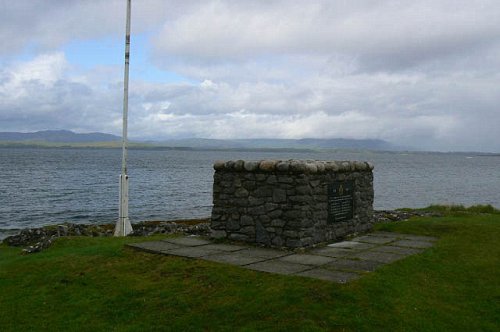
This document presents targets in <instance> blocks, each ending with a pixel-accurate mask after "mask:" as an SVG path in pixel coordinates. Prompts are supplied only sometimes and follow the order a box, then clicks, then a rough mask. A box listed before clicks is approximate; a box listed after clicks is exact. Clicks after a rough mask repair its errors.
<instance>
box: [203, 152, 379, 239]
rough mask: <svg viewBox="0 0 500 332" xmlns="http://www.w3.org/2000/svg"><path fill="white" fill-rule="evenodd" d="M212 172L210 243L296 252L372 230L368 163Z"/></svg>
mask: <svg viewBox="0 0 500 332" xmlns="http://www.w3.org/2000/svg"><path fill="white" fill-rule="evenodd" d="M214 169H215V174H214V184H213V208H212V216H211V229H212V237H214V238H228V239H232V240H239V241H245V242H253V243H258V244H263V245H266V246H272V247H289V248H299V247H308V246H311V245H314V244H317V243H322V242H332V241H335V240H340V239H342V238H344V237H346V236H347V235H350V234H354V233H361V232H366V231H369V230H370V229H371V228H372V215H373V172H372V170H373V166H372V165H371V164H370V163H367V162H359V161H303V160H287V161H282V160H261V161H243V160H236V161H216V162H215V163H214Z"/></svg>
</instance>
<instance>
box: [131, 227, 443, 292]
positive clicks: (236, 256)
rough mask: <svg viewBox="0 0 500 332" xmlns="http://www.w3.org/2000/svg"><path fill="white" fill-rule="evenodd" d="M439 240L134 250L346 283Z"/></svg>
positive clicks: (183, 240) (193, 242)
mask: <svg viewBox="0 0 500 332" xmlns="http://www.w3.org/2000/svg"><path fill="white" fill-rule="evenodd" d="M436 240H437V239H436V238H433V237H427V236H417V235H411V234H399V233H391V232H374V233H370V234H367V235H363V236H359V237H355V238H353V239H350V240H349V241H343V242H337V243H333V244H330V245H327V246H324V247H320V248H314V249H310V250H307V251H306V252H305V253H296V252H294V251H287V250H278V249H268V248H260V247H252V246H250V245H246V244H245V245H240V244H238V245H235V244H226V243H213V242H211V241H210V240H207V239H205V238H202V237H199V236H185V237H177V238H166V239H164V240H161V241H151V242H143V243H133V244H129V245H128V246H129V247H132V248H135V249H138V250H142V251H147V252H150V253H155V254H164V255H172V256H180V257H187V258H197V259H203V260H207V261H212V262H218V263H223V264H231V265H238V266H240V267H242V268H246V269H250V270H256V271H262V272H268V273H276V274H284V275H296V276H303V277H310V278H316V279H322V280H328V281H333V282H338V283H346V282H349V281H351V280H354V279H358V278H360V277H362V276H363V275H364V274H366V273H369V272H373V271H375V270H376V269H377V268H379V267H380V266H382V265H385V264H390V263H392V262H395V261H397V260H400V259H404V258H405V257H407V256H410V255H414V254H418V253H421V252H423V251H424V250H425V249H427V248H429V247H432V245H433V244H434V242H435V241H436Z"/></svg>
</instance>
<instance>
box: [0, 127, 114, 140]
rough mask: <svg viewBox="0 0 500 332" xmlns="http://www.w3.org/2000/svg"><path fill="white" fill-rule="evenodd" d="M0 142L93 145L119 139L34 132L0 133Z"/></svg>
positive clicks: (108, 135) (67, 132) (87, 134)
mask: <svg viewBox="0 0 500 332" xmlns="http://www.w3.org/2000/svg"><path fill="white" fill-rule="evenodd" d="M0 141H10V142H26V141H31V142H53V143H93V142H116V141H121V137H119V136H115V135H111V134H104V133H86V134H78V133H74V132H72V131H69V130H43V131H36V132H34V133H18V132H0Z"/></svg>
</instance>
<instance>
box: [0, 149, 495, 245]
mask: <svg viewBox="0 0 500 332" xmlns="http://www.w3.org/2000/svg"><path fill="white" fill-rule="evenodd" d="M217 159H222V160H235V159H244V160H259V159H282V160H287V159H316V160H362V161H369V162H371V163H373V164H374V165H375V169H374V187H375V203H374V207H375V209H394V208H400V207H415V208H417V207H424V206H427V205H430V204H436V203H439V204H451V203H454V204H464V205H472V204H492V205H494V206H496V207H500V156H477V155H475V154H469V155H467V154H437V153H384V152H328V153H326V152H317V153H298V152H238V151H230V152H228V151H216V152H214V151H178V150H130V151H129V161H128V165H129V171H128V173H129V176H130V218H131V221H132V222H135V221H143V220H155V219H156V220H158V219H160V220H166V219H184V218H195V217H207V216H209V215H210V211H211V204H212V178H213V169H212V164H213V162H214V161H215V160H217ZM120 166H121V150H118V149H28V148H22V149H21V148H19V149H11V148H1V149H0V238H1V237H2V236H5V234H7V233H9V230H14V229H19V228H26V227H37V226H42V225H48V224H56V223H62V222H66V221H67V222H75V223H91V222H95V223H102V222H114V221H115V219H116V218H117V216H118V177H119V174H120Z"/></svg>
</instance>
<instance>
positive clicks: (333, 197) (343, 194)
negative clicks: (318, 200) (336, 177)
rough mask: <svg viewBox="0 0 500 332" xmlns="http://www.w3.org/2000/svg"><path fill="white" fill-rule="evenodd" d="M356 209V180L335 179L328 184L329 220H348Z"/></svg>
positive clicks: (331, 221)
mask: <svg viewBox="0 0 500 332" xmlns="http://www.w3.org/2000/svg"><path fill="white" fill-rule="evenodd" d="M353 211H354V181H353V180H348V181H335V182H332V183H330V184H329V185H328V222H329V223H334V222H340V221H348V220H351V219H352V217H353Z"/></svg>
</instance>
